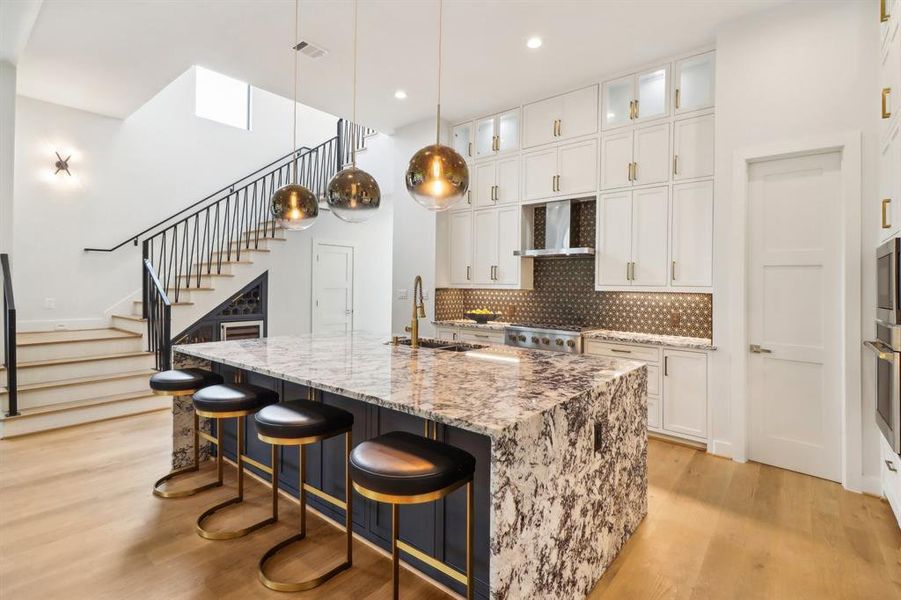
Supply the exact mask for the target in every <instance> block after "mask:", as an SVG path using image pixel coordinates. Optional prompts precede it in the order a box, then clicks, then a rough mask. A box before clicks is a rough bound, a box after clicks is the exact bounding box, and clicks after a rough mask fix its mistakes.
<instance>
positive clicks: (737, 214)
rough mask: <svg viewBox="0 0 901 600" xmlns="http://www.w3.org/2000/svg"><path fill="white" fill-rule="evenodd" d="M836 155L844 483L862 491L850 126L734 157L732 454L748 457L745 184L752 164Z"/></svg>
mask: <svg viewBox="0 0 901 600" xmlns="http://www.w3.org/2000/svg"><path fill="white" fill-rule="evenodd" d="M829 152H839V153H840V155H841V213H840V219H841V220H842V223H841V227H842V235H841V240H840V241H841V260H840V271H841V274H842V281H841V286H842V298H841V307H842V309H843V310H842V319H843V320H842V328H841V330H842V338H841V340H840V341H839V344H840V346H841V348H842V352H841V359H840V363H839V369H840V377H839V379H840V381H841V389H840V392H839V396H840V401H841V437H842V440H841V443H842V449H841V455H842V468H841V478H842V479H841V482H842V486H843V487H845V488H846V489H848V490H852V491H861V484H862V480H863V463H862V449H861V447H862V435H863V434H862V429H861V423H862V417H863V415H862V414H861V408H860V395H861V375H860V372H861V335H862V332H861V303H860V300H861V298H860V296H861V289H862V287H861V275H860V271H861V264H860V261H861V248H860V240H861V231H860V218H861V217H860V213H861V207H860V201H861V133H860V131H846V132H839V133H830V134H825V135H812V136H806V137H803V138H798V139H794V140H787V141H781V142H775V143H771V144H765V145H761V146H751V147H745V148H740V149H738V150H736V151H735V152H734V153H733V160H732V200H733V205H732V230H731V234H732V240H731V243H730V245H729V250H730V254H731V259H730V260H729V265H730V271H731V275H730V277H729V288H728V289H729V307H730V317H729V330H730V334H731V335H730V339H731V340H732V341H731V344H730V346H729V350H730V351H731V355H732V365H733V368H732V376H731V378H730V379H731V380H730V385H729V387H730V392H731V393H730V396H731V399H732V400H731V409H732V410H731V412H732V432H733V439H734V441H735V447H734V455H733V459H734V460H736V461H738V462H746V461H747V460H748V443H749V438H750V436H749V432H748V427H749V426H750V419H749V415H748V403H747V389H748V383H749V382H748V358H749V357H748V352H747V349H748V344H749V343H750V342H749V339H748V301H747V293H748V290H747V287H748V286H747V276H748V259H749V252H748V191H749V190H748V187H749V181H748V177H749V173H750V166H751V164H752V163H756V162H764V161H768V160H779V159H784V158H793V157H798V156H809V155H814V154H825V153H829Z"/></svg>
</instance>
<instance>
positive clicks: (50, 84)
mask: <svg viewBox="0 0 901 600" xmlns="http://www.w3.org/2000/svg"><path fill="white" fill-rule="evenodd" d="M4 1H6V0H4ZM11 1H20V0H11ZM784 1H785V0H681V1H674V0H673V1H665V0H632V1H621V0H596V1H589V0H585V1H577V0H568V1H552V0H544V1H542V0H529V1H527V0H521V1H514V0H510V1H500V0H496V1H490V2H486V1H481V2H477V1H474V0H445V3H444V32H445V34H444V74H443V99H442V113H443V115H444V116H446V117H447V118H448V119H450V120H458V119H462V118H465V117H468V116H472V115H473V114H474V113H477V112H491V111H494V110H500V109H504V108H508V107H510V106H515V105H517V104H519V103H521V102H522V101H524V100H528V99H533V98H538V97H541V96H542V95H546V94H550V93H554V92H559V91H564V90H566V89H568V88H571V87H573V86H576V85H580V84H582V83H586V82H590V81H595V80H597V79H599V78H600V77H601V76H603V75H605V74H609V73H613V72H615V71H618V70H622V69H624V68H628V67H630V66H632V65H638V64H642V63H647V62H649V61H652V60H655V59H657V58H660V57H663V56H667V55H669V54H674V53H678V52H682V51H685V50H690V49H692V48H696V47H698V46H702V45H705V44H710V43H712V42H713V41H714V36H715V32H716V29H717V27H718V26H719V25H720V24H721V23H723V22H725V21H727V20H730V19H734V18H737V17H740V16H743V15H746V14H748V13H750V12H753V11H757V10H762V9H766V8H768V7H770V6H772V5H774V4H779V3H782V2H784ZM437 8H438V4H437V1H435V0H360V2H359V9H358V10H359V41H358V49H359V50H358V51H359V66H358V88H359V94H358V121H360V122H361V123H364V124H366V125H369V126H371V127H375V128H377V129H380V130H382V131H386V132H390V131H392V130H394V129H395V128H396V127H399V126H401V125H404V124H407V123H411V122H414V121H418V120H420V119H423V118H425V117H427V116H429V115H431V114H433V113H434V105H435V93H436V85H435V84H436V76H435V64H436V56H437V53H436V32H437ZM300 10H301V17H300V37H301V39H308V40H310V41H312V42H314V43H316V44H318V45H321V46H323V47H325V48H326V49H327V50H328V51H329V53H328V55H327V56H325V57H324V58H321V59H318V60H315V61H312V60H310V59H307V58H302V59H301V67H300V69H301V70H300V97H299V99H300V100H301V101H302V102H304V103H306V104H308V105H310V106H313V107H315V108H319V109H321V110H325V111H328V112H331V113H333V114H339V115H342V116H350V110H351V100H350V96H351V81H350V73H351V72H350V68H351V56H352V55H351V47H352V39H351V37H352V31H353V29H352V15H353V3H352V2H351V1H349V0H333V1H326V0H302V1H301V9H300ZM293 17H294V3H293V2H292V1H291V0H227V1H223V0H220V1H211V0H178V1H175V0H128V1H125V0H119V1H117V2H112V1H109V0H44V2H43V5H42V7H41V10H40V14H39V15H38V18H37V22H36V23H35V26H34V29H33V31H32V33H31V37H30V39H29V40H28V44H27V46H26V47H25V51H24V54H23V56H22V57H21V59H20V60H19V71H18V85H19V93H21V94H24V95H26V96H31V97H35V98H39V99H42V100H47V101H50V102H56V103H59V104H65V105H68V106H73V107H76V108H81V109H84V110H88V111H92V112H96V113H100V114H105V115H111V116H116V117H125V116H127V115H129V114H130V113H131V112H133V111H134V110H135V109H136V108H138V107H139V106H141V105H142V104H143V103H144V102H146V101H147V100H148V99H150V98H151V97H152V96H153V95H154V94H155V93H156V92H158V91H159V90H160V89H162V88H163V87H164V86H165V85H166V84H167V83H169V82H170V81H172V80H173V79H175V78H176V77H177V76H178V75H179V74H181V73H182V72H184V71H185V70H186V69H187V68H188V67H190V66H191V65H193V64H198V65H202V66H205V67H208V68H210V69H213V70H216V71H219V72H221V73H225V74H226V75H229V76H232V77H236V78H239V79H243V80H246V81H249V82H250V83H252V84H253V85H255V86H257V87H260V88H262V89H265V90H268V91H271V92H275V93H277V94H281V95H284V96H288V97H290V96H291V85H292V80H291V61H292V58H293V57H292V53H291V50H290V47H291V45H292V42H293V38H294V36H293ZM532 35H540V36H541V37H542V38H543V39H544V45H543V46H542V47H541V48H540V49H538V50H529V49H527V48H526V45H525V42H526V40H527V38H528V37H530V36H532ZM397 89H404V90H406V92H407V94H408V98H407V99H406V100H403V101H399V100H396V99H395V98H394V91H395V90H397Z"/></svg>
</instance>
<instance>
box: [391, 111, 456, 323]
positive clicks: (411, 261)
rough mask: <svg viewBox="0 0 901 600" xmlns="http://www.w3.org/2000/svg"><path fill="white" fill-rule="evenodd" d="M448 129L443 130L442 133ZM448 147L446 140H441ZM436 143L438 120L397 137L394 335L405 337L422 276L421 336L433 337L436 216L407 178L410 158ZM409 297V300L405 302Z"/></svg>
mask: <svg viewBox="0 0 901 600" xmlns="http://www.w3.org/2000/svg"><path fill="white" fill-rule="evenodd" d="M444 129H446V127H445V128H442V130H444ZM442 141H443V142H445V143H446V141H445V140H442ZM434 143H435V119H433V118H432V119H426V120H423V121H419V122H418V123H414V124H412V125H408V126H406V127H402V128H400V129H398V130H396V131H395V135H394V175H393V178H392V180H393V182H394V190H395V192H394V194H393V196H394V198H393V201H394V255H393V260H394V269H393V282H394V287H393V290H392V293H393V302H392V309H391V314H392V316H391V331H392V332H393V333H395V334H399V335H400V334H403V333H404V327H406V326H407V325H409V324H410V317H411V313H412V303H413V299H412V294H413V279H414V278H415V277H416V276H417V275H422V283H423V290H424V292H425V293H426V294H427V296H428V297H427V299H426V301H425V304H426V315H427V318H426V319H420V322H419V327H420V329H419V333H420V335H423V336H431V335H434V333H435V329H434V326H433V325H432V323H431V322H432V320H433V319H434V318H435V310H434V306H435V305H434V293H435V214H436V213H434V212H432V211H430V210H427V209H425V208H423V207H422V206H420V205H419V204H417V203H416V202H415V201H414V200H413V198H412V197H411V196H410V194H409V193H408V192H407V186H406V184H405V182H404V175H405V174H406V172H407V165H408V164H409V162H410V157H411V156H413V154H415V153H416V151H417V150H419V149H420V148H422V147H423V146H426V145H428V144H434ZM404 294H406V298H402V297H401V296H403V295H404Z"/></svg>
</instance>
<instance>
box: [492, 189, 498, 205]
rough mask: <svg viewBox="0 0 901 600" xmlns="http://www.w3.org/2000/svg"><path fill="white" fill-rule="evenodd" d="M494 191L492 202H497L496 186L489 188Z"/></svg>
mask: <svg viewBox="0 0 901 600" xmlns="http://www.w3.org/2000/svg"><path fill="white" fill-rule="evenodd" d="M491 187H492V188H493V189H494V201H495V202H497V199H498V196H499V194H498V193H497V186H496V185H494V186H491Z"/></svg>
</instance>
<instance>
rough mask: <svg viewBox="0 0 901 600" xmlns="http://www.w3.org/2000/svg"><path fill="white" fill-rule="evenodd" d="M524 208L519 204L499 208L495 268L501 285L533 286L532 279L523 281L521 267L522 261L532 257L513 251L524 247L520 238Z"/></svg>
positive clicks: (527, 260)
mask: <svg viewBox="0 0 901 600" xmlns="http://www.w3.org/2000/svg"><path fill="white" fill-rule="evenodd" d="M521 215H522V209H521V208H520V207H519V205H515V206H512V205H511V206H504V207H502V208H498V209H497V262H496V263H495V268H494V283H496V284H499V285H507V286H510V285H519V284H520V283H523V287H526V288H531V287H532V283H531V281H526V282H521V279H520V269H521V266H522V263H523V262H524V261H525V262H528V264H529V265H530V266H531V261H532V259H522V258H520V257H518V256H514V255H513V252H514V251H515V250H519V249H520V248H521V247H522V243H521V238H520V232H519V227H520V222H521V221H522V216H521Z"/></svg>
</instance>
